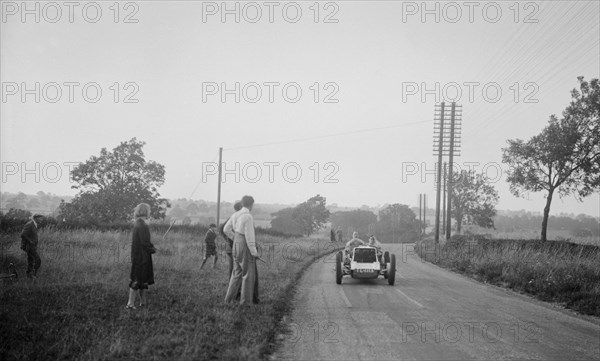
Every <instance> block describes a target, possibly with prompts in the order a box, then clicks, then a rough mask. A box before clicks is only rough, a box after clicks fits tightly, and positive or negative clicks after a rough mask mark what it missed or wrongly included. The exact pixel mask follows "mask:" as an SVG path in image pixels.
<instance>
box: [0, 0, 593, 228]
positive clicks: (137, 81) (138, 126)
mask: <svg viewBox="0 0 600 361" xmlns="http://www.w3.org/2000/svg"><path fill="white" fill-rule="evenodd" d="M1 4H2V22H1V36H0V39H1V49H0V50H1V55H0V60H1V69H0V77H1V81H2V102H1V104H0V106H1V111H0V116H1V142H2V143H1V146H0V149H1V161H2V183H1V186H2V191H8V192H17V191H23V192H25V193H35V192H37V191H39V190H43V191H46V192H52V193H56V194H60V195H68V194H74V191H73V190H71V189H70V185H71V184H70V183H69V178H68V170H69V167H71V166H72V165H71V164H74V163H77V162H82V161H85V160H86V159H88V158H89V157H90V156H92V155H97V154H98V153H99V151H100V149H101V148H103V147H106V148H108V149H112V148H113V147H115V146H116V145H118V144H119V143H120V142H122V141H125V140H129V139H131V138H134V137H135V138H137V139H138V140H143V141H144V142H146V143H147V144H146V146H145V153H146V156H147V159H152V160H155V161H157V162H159V163H161V164H164V165H165V167H166V172H167V173H166V181H165V184H164V186H163V187H162V188H161V193H162V195H163V196H166V197H168V198H193V199H206V200H213V201H214V200H216V191H217V177H216V175H215V174H214V173H215V172H214V169H215V163H216V162H217V161H218V157H217V156H218V149H219V147H223V148H224V151H223V162H224V167H225V168H226V169H227V170H228V172H227V174H226V178H225V183H224V184H223V196H222V198H223V199H224V200H227V201H233V200H234V199H239V198H240V196H241V195H243V194H252V195H254V197H255V199H256V201H257V202H258V203H261V202H262V203H285V204H290V203H298V202H302V201H304V200H306V199H307V198H309V197H311V196H313V195H315V194H317V193H320V194H321V195H324V196H326V197H327V200H328V203H337V204H339V205H346V206H361V205H363V204H367V205H372V206H374V205H377V204H385V203H396V202H398V203H405V204H410V205H416V204H418V194H419V193H427V194H428V195H429V199H430V202H429V206H430V207H432V206H433V205H434V201H433V200H434V199H435V193H434V178H433V175H432V170H433V169H434V166H435V162H436V158H435V157H434V156H433V152H432V149H433V139H432V138H433V117H434V106H435V104H436V103H437V102H441V101H444V100H445V101H453V100H455V101H456V102H457V103H458V104H460V105H462V109H463V114H462V118H463V120H462V148H461V153H460V157H458V158H456V159H455V161H456V162H457V166H459V167H461V168H463V169H467V168H468V167H472V168H473V169H475V170H476V171H478V172H485V173H486V174H487V175H488V176H489V177H490V178H492V180H493V181H494V184H495V186H496V188H497V189H498V191H499V193H500V203H499V206H498V208H500V209H526V210H530V211H541V210H542V208H543V205H544V204H543V203H544V200H543V194H542V193H540V194H530V195H529V197H528V198H516V197H514V196H512V195H511V194H510V193H509V191H508V185H507V183H506V182H505V174H504V172H505V166H504V165H503V164H502V163H501V154H502V152H501V148H502V147H504V146H506V140H507V139H515V138H521V139H529V138H530V137H531V136H533V135H536V134H537V133H539V132H540V130H541V129H542V128H543V127H544V126H545V124H546V123H547V121H548V118H549V116H550V115H551V114H560V112H561V111H562V110H563V109H564V108H565V107H566V105H567V104H568V102H569V100H570V90H571V89H573V88H574V87H576V86H577V84H578V83H577V76H580V75H583V76H585V77H586V79H591V78H597V77H598V76H599V74H598V73H599V69H600V59H599V58H600V49H599V37H600V35H599V34H600V29H599V15H598V14H599V12H600V9H599V3H598V1H546V2H519V3H516V2H504V1H502V2H471V3H466V5H465V3H464V2H457V3H453V2H452V3H448V2H434V1H430V2H426V3H422V2H400V1H398V2H392V1H334V2H315V1H307V2H304V1H297V2H278V1H273V2H235V1H229V2H226V3H223V2H220V1H219V2H200V1H198V2H193V1H168V2H167V1H138V2H118V3H116V5H115V2H114V1H97V2H73V3H72V4H71V5H65V4H64V3H63V2H58V3H47V2H34V1H31V2H26V3H22V2H12V1H4V0H2V1H1ZM21 4H25V5H24V6H23V5H21ZM222 4H225V5H222ZM422 4H425V5H422ZM515 4H516V5H515ZM36 178H37V179H36ZM560 212H567V213H576V214H577V213H587V214H591V215H594V216H599V215H600V198H599V196H598V194H595V195H594V196H592V197H589V198H587V199H586V200H585V202H583V203H579V202H577V201H576V200H574V199H571V198H565V199H562V200H561V199H556V200H555V201H554V202H553V206H552V213H560Z"/></svg>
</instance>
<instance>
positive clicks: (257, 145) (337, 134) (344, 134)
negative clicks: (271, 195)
mask: <svg viewBox="0 0 600 361" xmlns="http://www.w3.org/2000/svg"><path fill="white" fill-rule="evenodd" d="M430 122H431V120H421V121H417V122H410V123H403V124H396V125H389V126H385V127H378V128H368V129H360V130H352V131H348V132H342V133H332V134H325V135H319V136H315V137H306V138H297V139H289V140H282V141H277V142H270V143H261V144H252V145H245V146H241V147H233V148H223V150H238V149H248V148H256V147H266V146H270V145H278V144H289V143H298V142H307V141H310V140H317V139H325V138H333V137H340V136H346V135H352V134H360V133H368V132H376V131H379V130H386V129H393V128H400V127H406V126H410V125H415V124H422V123H430Z"/></svg>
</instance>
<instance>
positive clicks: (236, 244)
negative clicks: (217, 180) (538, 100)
mask: <svg viewBox="0 0 600 361" xmlns="http://www.w3.org/2000/svg"><path fill="white" fill-rule="evenodd" d="M253 206H254V198H252V196H244V197H243V198H242V207H243V208H242V209H240V210H239V211H238V212H236V213H234V214H233V215H232V216H231V218H230V219H229V221H227V223H226V224H225V227H224V231H225V233H227V234H231V233H232V232H235V235H234V239H233V272H232V274H231V279H230V280H229V287H228V289H227V294H226V296H225V302H226V303H229V302H232V301H233V300H234V299H235V296H236V295H237V293H238V290H239V289H240V288H241V295H240V305H248V304H250V302H253V303H257V301H258V300H256V299H255V298H254V288H255V287H256V286H257V283H256V280H257V274H256V273H257V272H256V271H257V268H256V259H257V258H258V251H257V249H256V238H255V234H254V219H253V218H252V215H251V214H250V211H251V210H252V207H253Z"/></svg>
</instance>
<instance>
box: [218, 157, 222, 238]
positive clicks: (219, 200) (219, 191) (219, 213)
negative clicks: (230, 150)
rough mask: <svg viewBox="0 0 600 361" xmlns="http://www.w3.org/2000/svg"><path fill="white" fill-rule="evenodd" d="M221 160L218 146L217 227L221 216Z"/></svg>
mask: <svg viewBox="0 0 600 361" xmlns="http://www.w3.org/2000/svg"><path fill="white" fill-rule="evenodd" d="M222 161H223V148H219V185H218V187H217V189H218V191H217V227H219V224H220V223H219V221H220V216H221V170H222V166H221V165H222V164H223V163H222Z"/></svg>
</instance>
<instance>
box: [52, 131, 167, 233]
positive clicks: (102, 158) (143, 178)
mask: <svg viewBox="0 0 600 361" xmlns="http://www.w3.org/2000/svg"><path fill="white" fill-rule="evenodd" d="M145 144H146V143H144V142H141V141H138V140H137V139H136V138H133V139H131V140H129V141H126V142H121V144H119V145H118V146H117V147H115V148H114V149H113V150H112V151H108V150H106V148H102V150H101V151H100V155H99V156H92V157H91V158H90V159H88V160H87V161H86V162H85V163H79V165H77V166H76V167H75V168H73V170H72V172H71V177H72V180H73V182H75V183H76V184H75V185H73V186H72V188H74V189H78V190H79V194H78V195H77V196H76V197H75V198H74V199H73V200H72V202H71V204H70V205H69V206H67V205H65V204H63V205H61V216H63V217H64V218H66V216H69V217H75V218H77V219H79V220H81V221H85V222H91V223H116V222H126V221H127V220H129V219H131V217H132V212H133V209H134V208H135V206H136V205H137V204H139V203H148V204H149V205H150V207H151V208H152V214H151V217H152V218H156V219H162V218H164V217H165V213H166V208H167V207H169V206H170V205H169V202H168V201H167V200H166V199H164V198H160V194H159V193H158V190H157V189H158V187H160V186H161V185H163V183H164V181H165V167H164V166H163V165H161V164H159V163H157V162H155V161H146V159H145V158H144V152H143V150H142V148H143V147H144V145H145ZM62 211H64V213H63V212H62ZM67 219H70V218H67Z"/></svg>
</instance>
